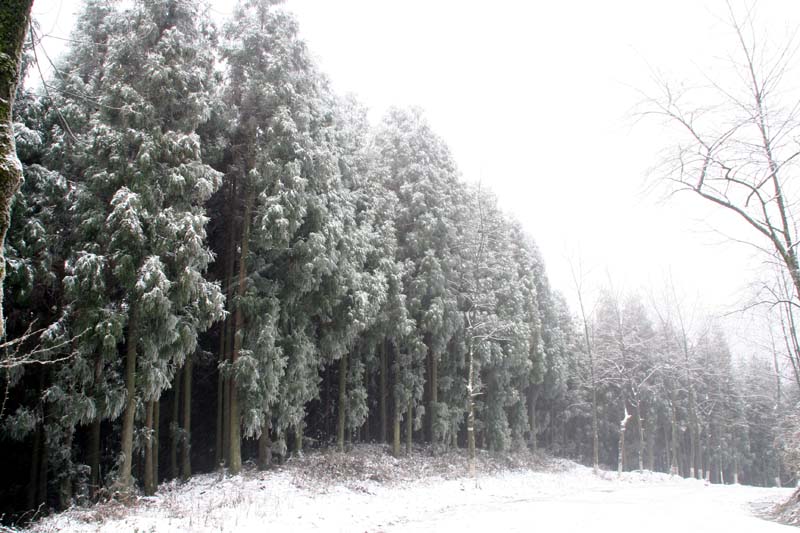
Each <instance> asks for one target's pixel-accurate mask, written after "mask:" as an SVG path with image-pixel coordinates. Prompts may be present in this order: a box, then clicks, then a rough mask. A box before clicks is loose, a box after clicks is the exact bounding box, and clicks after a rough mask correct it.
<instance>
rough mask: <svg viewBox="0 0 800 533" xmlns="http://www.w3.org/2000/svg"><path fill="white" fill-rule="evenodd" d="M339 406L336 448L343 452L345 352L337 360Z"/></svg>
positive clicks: (345, 410)
mask: <svg viewBox="0 0 800 533" xmlns="http://www.w3.org/2000/svg"><path fill="white" fill-rule="evenodd" d="M338 403H339V405H338V409H337V410H338V412H337V420H336V448H337V449H338V450H339V451H340V452H344V430H345V424H346V422H347V351H345V353H344V354H343V355H342V357H341V358H340V359H339V402H338Z"/></svg>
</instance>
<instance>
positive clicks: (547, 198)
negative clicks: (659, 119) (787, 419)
mask: <svg viewBox="0 0 800 533" xmlns="http://www.w3.org/2000/svg"><path fill="white" fill-rule="evenodd" d="M78 4H79V3H78V2H77V0H36V1H35V2H34V14H35V16H38V17H39V18H40V20H41V22H42V30H43V31H44V32H46V33H51V34H52V35H54V36H57V37H67V36H68V35H69V31H70V28H71V25H72V21H73V18H74V16H73V15H74V12H75V11H76V9H77V8H76V6H77V5H78ZM231 5H232V2H221V1H217V2H215V3H214V7H213V12H214V13H216V14H217V15H218V16H220V22H221V20H222V17H223V16H224V15H225V14H227V13H228V12H229V11H230V9H231V7H230V6H231ZM735 5H740V4H735ZM287 8H288V9H290V10H292V11H294V12H295V13H296V15H297V17H298V19H299V22H300V29H301V34H302V36H303V37H304V38H305V39H306V41H307V42H308V45H309V47H310V50H311V51H312V53H313V54H314V55H315V56H316V57H317V59H318V61H319V63H320V65H321V67H322V70H323V71H324V72H326V73H327V74H328V75H329V76H330V78H331V80H332V83H333V85H334V87H335V88H336V90H337V91H338V92H341V93H345V92H351V93H355V94H356V95H357V96H358V97H359V99H360V100H361V101H362V102H364V103H365V104H366V105H367V106H368V107H369V108H370V110H371V115H372V117H373V119H374V120H378V119H379V118H380V117H381V115H382V114H383V112H384V111H385V110H386V109H387V108H388V107H389V106H392V105H398V106H409V105H416V106H420V107H422V108H423V109H424V110H425V112H426V116H427V117H428V119H429V121H430V123H431V124H432V126H433V128H434V129H435V131H436V132H437V133H438V134H439V135H441V136H442V137H443V138H444V139H445V140H446V141H447V143H448V144H449V146H450V148H451V149H452V152H453V154H454V156H455V159H456V161H457V162H458V165H459V167H460V169H461V173H462V176H463V179H465V180H470V181H477V180H481V181H482V183H484V184H487V185H489V186H490V187H491V188H492V189H493V190H494V191H495V192H496V194H497V195H498V197H499V198H500V202H501V204H502V205H503V206H504V208H505V209H506V210H507V211H508V212H510V213H511V214H513V215H514V216H515V217H517V218H518V219H520V220H521V221H522V223H523V224H524V226H525V227H526V228H527V230H528V231H529V233H530V234H531V235H532V236H533V237H534V238H535V239H536V240H537V242H538V243H539V245H540V247H541V249H542V252H543V255H544V258H545V261H546V262H547V267H548V273H549V275H550V278H551V280H552V282H553V284H554V285H555V286H556V287H557V288H558V289H560V290H561V291H562V292H564V293H565V294H566V295H567V296H568V298H569V299H570V300H573V296H574V288H573V285H572V281H571V277H570V273H569V261H568V259H567V258H568V257H576V256H580V257H581V261H582V263H583V264H584V265H587V266H588V267H590V269H591V279H590V281H592V282H594V283H595V284H596V285H599V284H603V283H606V282H607V280H608V279H609V278H610V279H611V280H612V281H613V283H614V285H615V286H616V287H617V288H618V289H630V290H636V289H640V288H643V287H648V286H656V287H661V286H663V284H664V280H665V278H666V276H667V275H668V273H671V276H672V278H674V280H675V283H676V285H678V288H679V291H680V292H682V293H684V294H686V295H687V297H688V298H689V299H692V300H694V299H695V298H696V299H698V300H699V301H701V302H702V304H703V305H704V306H706V307H707V308H708V309H709V310H711V311H714V312H722V311H725V310H729V309H730V308H731V307H733V306H735V305H737V304H739V303H741V301H742V294H743V291H745V290H746V285H747V284H748V283H749V282H750V281H751V280H752V279H753V277H754V276H755V274H756V273H757V271H758V269H759V268H761V265H760V262H759V260H758V258H754V257H753V253H752V251H751V250H750V249H749V248H748V247H746V246H744V245H741V244H735V243H731V242H728V241H727V240H726V239H725V238H724V237H722V236H721V235H720V234H719V233H717V232H715V231H714V230H715V229H716V230H721V231H724V232H725V233H728V234H734V235H737V236H739V237H743V238H747V237H748V236H750V233H749V232H748V228H745V227H744V226H742V225H739V224H737V223H735V221H733V220H731V219H729V218H726V217H724V216H719V215H718V214H715V213H714V211H713V210H711V209H710V208H707V206H705V205H703V204H702V203H700V202H699V201H698V200H695V199H694V198H691V197H688V196H681V195H678V196H676V197H672V198H671V199H669V200H666V201H665V200H664V195H663V194H662V193H661V192H659V191H655V192H653V191H652V190H651V189H652V187H648V185H649V184H651V183H652V181H653V180H652V178H649V177H648V176H649V169H651V168H652V167H653V166H654V165H655V164H656V163H657V162H658V161H659V158H660V156H659V152H660V151H661V150H662V149H663V148H665V147H666V146H668V145H669V138H670V137H669V134H668V133H667V132H665V131H664V130H663V129H662V128H661V125H660V124H659V123H656V122H650V121H644V122H642V121H639V120H637V118H636V115H635V111H636V106H637V104H638V103H640V102H641V100H642V96H641V94H640V92H639V91H645V92H647V91H650V92H652V90H653V89H654V87H655V86H654V84H653V74H654V73H658V75H660V76H663V77H664V78H666V79H669V80H673V81H681V80H687V81H689V82H690V83H692V84H695V83H699V82H702V81H703V76H708V77H712V78H715V79H721V80H722V82H723V83H727V82H729V81H730V80H731V78H730V77H729V76H728V75H727V72H728V69H727V66H726V65H727V64H728V63H727V61H728V59H727V58H728V57H729V56H730V55H732V54H734V53H735V37H734V35H733V34H732V33H731V30H730V28H729V27H728V26H727V24H726V16H727V7H726V4H725V2H723V1H721V0H719V1H705V0H694V1H692V0H671V1H669V2H667V1H660V2H655V1H641V0H639V1H635V0H607V1H603V2H597V1H590V0H585V1H578V0H572V1H569V0H561V1H547V2H545V1H527V2H526V1H519V0H495V1H493V2H477V1H470V0H460V1H459V0H404V1H402V2H398V1H391V2H390V1H388V0H386V1H381V0H336V1H331V0H289V1H288V2H287ZM757 11H758V24H759V27H760V28H768V29H769V37H770V38H771V39H772V40H774V41H776V42H781V41H782V40H783V38H784V37H785V36H786V35H787V34H788V33H790V32H792V31H795V30H796V28H797V27H798V24H800V2H798V1H797V0H771V1H769V2H761V3H759V4H758V6H757ZM44 45H45V46H46V47H47V48H48V49H53V50H57V48H58V47H60V46H62V45H63V43H62V42H60V41H57V40H54V39H51V40H46V41H45V42H44ZM734 342H735V340H734Z"/></svg>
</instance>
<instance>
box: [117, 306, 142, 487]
mask: <svg viewBox="0 0 800 533" xmlns="http://www.w3.org/2000/svg"><path fill="white" fill-rule="evenodd" d="M138 341H139V306H138V304H136V303H132V304H131V314H130V317H129V319H128V336H127V346H126V356H125V394H126V399H125V411H124V413H123V415H122V445H121V448H122V464H121V465H120V468H119V473H118V474H117V483H116V484H117V490H119V491H120V492H125V493H127V492H130V491H131V489H133V477H132V476H131V466H132V465H133V423H134V417H135V415H136V347H137V344H138Z"/></svg>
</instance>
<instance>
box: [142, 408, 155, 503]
mask: <svg viewBox="0 0 800 533" xmlns="http://www.w3.org/2000/svg"><path fill="white" fill-rule="evenodd" d="M145 410H146V415H145V422H144V425H145V431H146V433H145V441H144V495H145V496H152V495H153V494H155V493H156V484H155V481H154V480H153V401H152V400H150V401H148V402H147V404H146V407H145Z"/></svg>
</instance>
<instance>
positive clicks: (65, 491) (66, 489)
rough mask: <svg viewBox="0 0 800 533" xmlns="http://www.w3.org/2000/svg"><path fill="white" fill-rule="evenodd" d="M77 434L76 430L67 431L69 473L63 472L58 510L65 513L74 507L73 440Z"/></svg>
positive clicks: (65, 445) (66, 447)
mask: <svg viewBox="0 0 800 533" xmlns="http://www.w3.org/2000/svg"><path fill="white" fill-rule="evenodd" d="M74 434H75V429H74V428H69V429H68V430H67V436H66V438H65V439H64V449H65V450H67V454H68V455H67V460H66V463H67V465H66V466H67V469H66V470H67V471H66V472H61V480H60V481H59V483H58V509H59V510H60V511H64V510H66V509H68V508H69V506H70V505H72V479H73V474H72V471H71V470H72V468H71V467H72V439H73V437H74Z"/></svg>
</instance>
